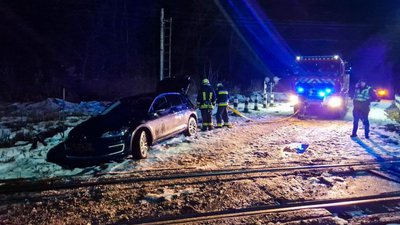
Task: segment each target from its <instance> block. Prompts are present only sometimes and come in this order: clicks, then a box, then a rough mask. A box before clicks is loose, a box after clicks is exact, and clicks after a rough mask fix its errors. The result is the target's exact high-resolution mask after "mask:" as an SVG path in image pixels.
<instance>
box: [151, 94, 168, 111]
mask: <svg viewBox="0 0 400 225" xmlns="http://www.w3.org/2000/svg"><path fill="white" fill-rule="evenodd" d="M169 107H170V104H168V102H167V100H166V99H165V97H164V96H162V97H158V98H157V99H156V100H155V101H154V103H153V111H160V110H165V109H168V108H169Z"/></svg>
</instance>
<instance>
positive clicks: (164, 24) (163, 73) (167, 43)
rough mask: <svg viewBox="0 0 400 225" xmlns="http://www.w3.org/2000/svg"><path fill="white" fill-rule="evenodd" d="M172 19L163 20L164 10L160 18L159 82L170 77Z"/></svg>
mask: <svg viewBox="0 0 400 225" xmlns="http://www.w3.org/2000/svg"><path fill="white" fill-rule="evenodd" d="M171 47H172V18H171V17H170V18H169V19H165V17H164V8H162V9H161V17H160V80H163V79H164V78H165V77H171V50H172V49H171Z"/></svg>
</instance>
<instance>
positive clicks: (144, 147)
mask: <svg viewBox="0 0 400 225" xmlns="http://www.w3.org/2000/svg"><path fill="white" fill-rule="evenodd" d="M148 148H149V147H148V144H147V136H146V133H145V132H144V131H143V132H142V134H141V135H140V152H141V153H142V155H143V156H145V155H146V153H147V150H148Z"/></svg>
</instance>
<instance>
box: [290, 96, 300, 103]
mask: <svg viewBox="0 0 400 225" xmlns="http://www.w3.org/2000/svg"><path fill="white" fill-rule="evenodd" d="M289 102H290V104H292V105H297V104H299V103H300V98H299V96H297V95H293V94H292V95H290V96H289Z"/></svg>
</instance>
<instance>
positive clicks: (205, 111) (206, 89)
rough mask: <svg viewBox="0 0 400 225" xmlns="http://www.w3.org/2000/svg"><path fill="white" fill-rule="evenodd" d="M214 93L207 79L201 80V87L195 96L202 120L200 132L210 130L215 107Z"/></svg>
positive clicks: (212, 126)
mask: <svg viewBox="0 0 400 225" xmlns="http://www.w3.org/2000/svg"><path fill="white" fill-rule="evenodd" d="M215 100H216V97H215V92H214V89H213V88H212V87H211V84H210V81H209V80H208V79H203V82H202V86H201V88H200V89H199V92H198V94H197V107H199V108H200V111H201V118H202V120H203V124H202V128H201V130H202V131H206V130H207V129H208V130H212V129H213V128H214V125H213V122H212V110H213V108H214V105H215Z"/></svg>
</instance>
